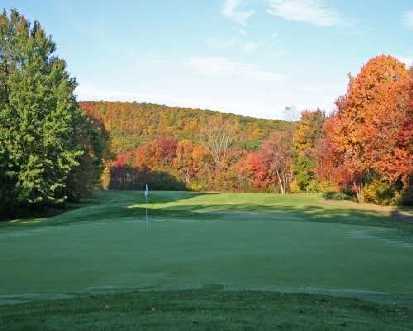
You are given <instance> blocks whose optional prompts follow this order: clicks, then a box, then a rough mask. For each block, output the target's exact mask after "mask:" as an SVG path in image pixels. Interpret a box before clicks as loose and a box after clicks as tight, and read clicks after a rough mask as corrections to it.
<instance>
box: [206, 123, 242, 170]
mask: <svg viewBox="0 0 413 331" xmlns="http://www.w3.org/2000/svg"><path fill="white" fill-rule="evenodd" d="M236 131H237V123H236V122H234V121H230V120H227V119H225V118H224V117H222V116H219V117H215V118H213V119H212V120H211V121H210V122H209V123H208V125H207V126H206V127H205V128H204V129H203V131H202V139H203V142H204V144H205V147H206V148H207V149H208V151H209V153H210V154H211V156H212V160H213V161H214V164H215V166H217V167H222V166H223V163H224V162H225V160H226V159H227V158H228V154H229V151H230V147H231V145H232V143H233V142H234V139H235V133H236Z"/></svg>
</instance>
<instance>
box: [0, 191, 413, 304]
mask: <svg viewBox="0 0 413 331" xmlns="http://www.w3.org/2000/svg"><path fill="white" fill-rule="evenodd" d="M143 200H144V199H143V194H142V192H106V193H101V194H99V195H98V196H97V198H96V200H95V201H94V202H91V203H89V204H85V205H83V206H82V207H81V208H78V209H74V210H71V211H69V212H67V213H65V214H62V215H59V216H56V217H54V218H52V219H48V220H26V221H16V222H14V223H7V224H3V225H0V265H1V272H0V301H3V302H13V301H16V300H21V299H27V298H30V297H38V296H40V297H42V296H45V297H47V296H49V297H60V296H64V295H73V294H79V293H91V292H93V293H95V292H102V291H103V292H105V293H106V292H110V291H113V290H115V291H118V290H128V289H156V290H176V289H189V288H208V287H218V288H219V287H222V288H225V289H234V290H239V289H250V290H251V289H257V290H276V291H287V292H289V291H291V292H309V293H314V292H316V293H324V294H337V295H339V296H352V297H366V298H371V299H378V300H401V299H403V300H410V299H413V282H412V281H411V276H412V274H413V230H412V228H413V226H412V225H411V224H403V223H402V222H400V221H396V220H393V219H392V218H391V217H390V216H389V215H387V214H388V212H389V211H388V210H387V209H383V210H382V209H376V208H374V207H363V208H361V206H358V205H356V204H353V203H351V202H328V201H324V200H323V199H322V198H321V197H320V196H319V195H291V196H287V197H282V196H279V195H273V194H191V193H183V192H155V193H153V194H152V196H151V202H150V204H148V205H145V203H144V201H143ZM146 206H148V207H149V208H148V210H149V223H148V222H146V220H145V207H146Z"/></svg>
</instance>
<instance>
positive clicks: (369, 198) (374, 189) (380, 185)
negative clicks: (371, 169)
mask: <svg viewBox="0 0 413 331" xmlns="http://www.w3.org/2000/svg"><path fill="white" fill-rule="evenodd" d="M361 193H362V197H363V201H364V202H371V203H375V204H378V205H394V204H398V203H399V201H400V193H399V192H398V191H397V190H396V188H395V186H394V185H391V184H390V183H388V182H386V181H384V180H382V179H374V180H373V181H371V182H370V183H368V184H366V185H365V186H364V187H363V188H362V192H361Z"/></svg>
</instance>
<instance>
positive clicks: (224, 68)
mask: <svg viewBox="0 0 413 331" xmlns="http://www.w3.org/2000/svg"><path fill="white" fill-rule="evenodd" d="M188 64H189V66H190V68H191V69H192V70H193V71H195V72H196V73H198V74H201V75H203V76H207V77H214V78H216V77H221V78H222V77H225V78H235V79H247V80H255V81H280V80H282V78H283V76H282V75H280V74H277V73H274V72H271V71H265V70H263V69H261V68H259V67H258V66H256V65H255V64H248V63H241V62H236V61H231V60H229V59H227V58H225V57H194V58H191V59H189V61H188Z"/></svg>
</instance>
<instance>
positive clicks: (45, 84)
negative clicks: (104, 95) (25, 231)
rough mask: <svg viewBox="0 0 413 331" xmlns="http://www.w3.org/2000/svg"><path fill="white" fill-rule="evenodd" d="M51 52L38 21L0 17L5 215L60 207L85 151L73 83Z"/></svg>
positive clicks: (0, 163) (0, 194)
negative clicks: (24, 209) (78, 131)
mask: <svg viewBox="0 0 413 331" xmlns="http://www.w3.org/2000/svg"><path fill="white" fill-rule="evenodd" d="M55 49H56V47H55V44H54V42H53V41H52V39H51V37H50V36H47V35H46V33H45V31H44V30H43V28H42V27H41V25H40V24H39V23H38V22H34V23H33V24H30V23H29V22H28V21H27V20H26V18H25V17H23V16H22V15H20V14H19V13H18V12H17V11H16V10H12V11H11V12H10V14H9V15H8V14H7V12H6V11H4V12H3V14H2V15H0V180H1V185H0V187H1V188H0V198H1V202H0V204H1V203H3V212H4V211H7V210H6V208H7V209H8V211H11V210H12V209H13V208H16V207H21V206H26V207H39V206H46V205H58V204H62V203H63V202H64V201H65V200H66V199H67V198H68V190H67V182H68V180H69V179H68V178H69V175H70V174H71V173H73V171H74V170H75V169H76V167H78V166H79V161H80V160H81V158H82V155H84V152H85V150H84V149H83V148H82V147H83V146H82V144H81V143H80V141H79V138H78V137H77V135H76V134H75V133H76V126H78V125H79V123H81V122H82V119H83V120H84V117H83V115H82V113H81V111H80V109H79V107H78V104H77V102H76V99H75V96H74V89H75V88H76V82H75V80H74V79H73V78H71V77H70V76H69V74H68V72H67V70H66V64H65V62H64V61H63V60H62V59H59V58H58V57H56V56H55V55H54V52H55ZM4 197H6V200H3V198H4ZM4 204H7V205H6V206H4ZM0 211H1V207H0Z"/></svg>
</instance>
